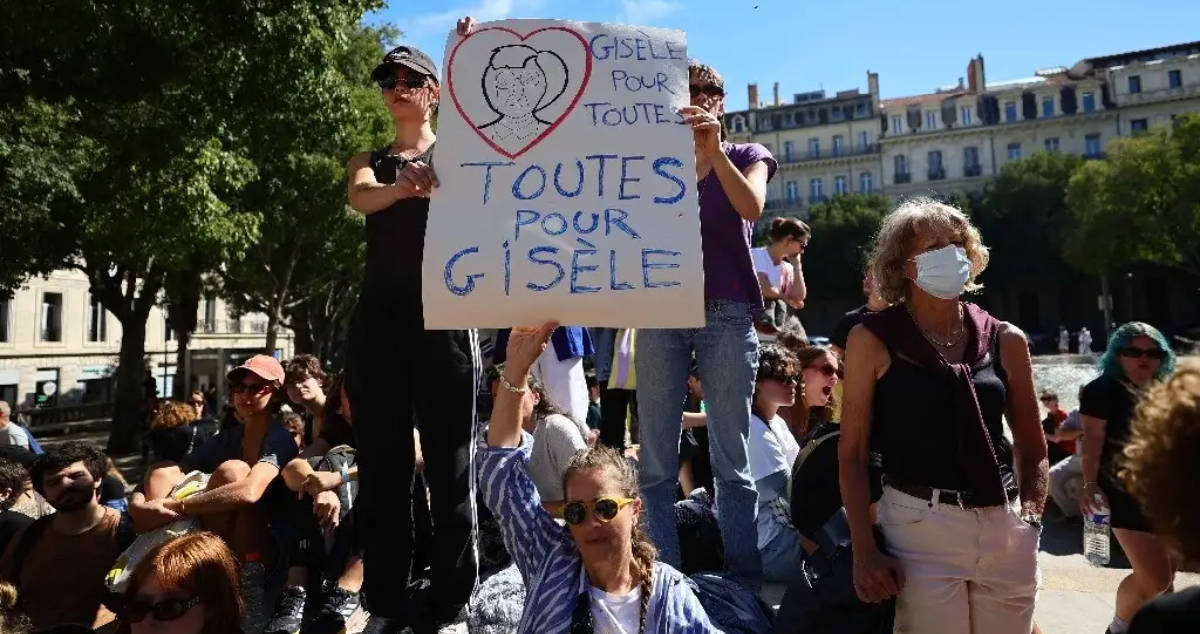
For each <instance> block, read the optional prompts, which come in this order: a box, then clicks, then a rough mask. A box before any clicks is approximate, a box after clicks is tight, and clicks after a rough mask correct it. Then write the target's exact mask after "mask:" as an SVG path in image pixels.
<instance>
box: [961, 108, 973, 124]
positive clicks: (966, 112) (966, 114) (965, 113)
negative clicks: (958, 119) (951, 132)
mask: <svg viewBox="0 0 1200 634" xmlns="http://www.w3.org/2000/svg"><path fill="white" fill-rule="evenodd" d="M961 110H962V124H963V125H971V106H963V107H962V108H961Z"/></svg>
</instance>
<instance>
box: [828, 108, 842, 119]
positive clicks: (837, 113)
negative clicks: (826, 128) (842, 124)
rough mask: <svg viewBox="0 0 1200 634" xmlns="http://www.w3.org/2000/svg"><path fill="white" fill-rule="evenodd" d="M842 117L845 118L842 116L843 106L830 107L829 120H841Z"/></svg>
mask: <svg viewBox="0 0 1200 634" xmlns="http://www.w3.org/2000/svg"><path fill="white" fill-rule="evenodd" d="M842 118H843V116H842V108H841V106H834V107H833V108H830V109H829V120H830V121H841V120H842Z"/></svg>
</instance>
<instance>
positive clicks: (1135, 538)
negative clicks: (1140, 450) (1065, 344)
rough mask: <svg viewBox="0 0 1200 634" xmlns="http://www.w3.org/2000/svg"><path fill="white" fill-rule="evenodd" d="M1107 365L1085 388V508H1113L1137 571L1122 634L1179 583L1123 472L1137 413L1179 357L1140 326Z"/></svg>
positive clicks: (1116, 339)
mask: <svg viewBox="0 0 1200 634" xmlns="http://www.w3.org/2000/svg"><path fill="white" fill-rule="evenodd" d="M1099 365H1100V376H1099V377H1098V378H1096V379H1095V380H1094V381H1092V382H1091V383H1088V384H1087V385H1086V386H1084V388H1083V392H1082V393H1081V394H1080V399H1079V414H1080V417H1081V419H1082V421H1083V477H1084V490H1083V495H1081V496H1080V507H1081V509H1082V510H1083V512H1084V515H1085V516H1086V515H1087V513H1090V512H1091V511H1092V510H1094V509H1095V508H1096V507H1097V506H1100V505H1104V506H1107V507H1108V508H1110V509H1112V528H1113V533H1115V534H1116V536H1117V541H1118V542H1120V543H1121V549H1122V550H1124V551H1125V554H1126V556H1128V557H1129V563H1130V564H1131V565H1132V566H1133V572H1131V573H1130V574H1129V576H1127V577H1125V579H1123V580H1122V581H1121V585H1120V586H1118V587H1117V606H1116V608H1117V609H1116V616H1115V617H1114V618H1113V622H1112V625H1110V626H1109V628H1108V631H1109V632H1110V633H1111V634H1121V633H1122V632H1124V631H1126V629H1127V628H1128V627H1129V621H1130V619H1132V618H1133V615H1134V613H1135V612H1137V610H1138V608H1140V607H1141V606H1142V604H1143V603H1145V602H1147V601H1149V600H1150V599H1153V598H1154V597H1156V596H1158V595H1159V594H1161V593H1163V592H1165V591H1168V590H1170V589H1171V587H1172V584H1173V582H1174V576H1175V564H1174V563H1173V562H1172V558H1171V555H1170V554H1169V553H1168V551H1167V548H1166V546H1165V544H1164V543H1163V541H1162V540H1161V539H1160V538H1159V537H1158V536H1157V535H1155V534H1154V533H1153V532H1152V531H1151V529H1150V524H1149V523H1148V522H1147V521H1146V517H1145V515H1143V513H1142V509H1141V507H1140V506H1139V505H1138V502H1137V500H1136V499H1134V498H1133V496H1131V495H1130V494H1129V493H1128V492H1127V491H1126V490H1125V486H1124V485H1123V484H1122V483H1121V480H1120V479H1119V478H1118V477H1117V469H1118V468H1119V466H1120V465H1119V460H1118V458H1119V457H1120V456H1121V455H1123V453H1124V450H1125V445H1126V444H1128V442H1129V427H1130V421H1131V420H1132V419H1133V415H1134V410H1135V409H1136V408H1137V405H1138V403H1139V402H1140V401H1141V400H1142V399H1143V398H1145V395H1146V392H1147V390H1149V388H1150V386H1151V385H1153V384H1154V383H1155V382H1156V381H1160V380H1162V379H1164V378H1165V377H1167V376H1169V375H1170V374H1171V372H1172V371H1173V370H1174V369H1175V354H1174V353H1173V352H1172V351H1171V346H1170V345H1169V344H1168V343H1167V339H1166V337H1164V336H1163V334H1162V333H1161V332H1159V331H1158V329H1157V328H1155V327H1154V326H1151V325H1149V324H1144V323H1142V322H1136V321H1135V322H1130V323H1127V324H1125V325H1123V326H1121V327H1120V328H1118V329H1117V330H1116V331H1115V332H1114V333H1113V334H1112V337H1111V338H1110V339H1109V341H1108V349H1107V350H1106V351H1105V352H1104V355H1103V356H1101V357H1100V364H1099Z"/></svg>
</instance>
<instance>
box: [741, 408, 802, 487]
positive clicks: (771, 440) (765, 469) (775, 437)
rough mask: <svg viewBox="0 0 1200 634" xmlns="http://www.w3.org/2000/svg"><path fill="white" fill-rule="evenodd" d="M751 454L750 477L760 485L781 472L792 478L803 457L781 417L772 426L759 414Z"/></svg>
mask: <svg viewBox="0 0 1200 634" xmlns="http://www.w3.org/2000/svg"><path fill="white" fill-rule="evenodd" d="M748 453H749V456H748V457H749V460H750V477H751V478H752V479H753V480H754V481H755V482H758V481H759V480H762V479H763V478H765V477H767V476H770V475H772V474H775V473H778V472H780V471H782V472H784V473H786V474H788V475H789V477H790V476H791V473H792V465H793V464H795V463H796V456H798V455H799V454H800V445H799V444H798V443H797V442H796V439H795V438H794V437H793V436H792V431H791V430H790V429H788V426H787V423H786V422H784V420H783V419H782V418H780V417H779V416H778V415H776V416H775V418H772V419H771V422H770V424H769V425H768V424H767V423H764V422H763V419H761V418H759V417H758V415H757V414H751V415H750V439H749V442H748Z"/></svg>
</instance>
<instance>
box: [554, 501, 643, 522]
mask: <svg viewBox="0 0 1200 634" xmlns="http://www.w3.org/2000/svg"><path fill="white" fill-rule="evenodd" d="M635 500H637V498H614V497H600V498H596V499H594V500H592V501H591V502H583V501H579V500H577V501H575V502H567V503H566V504H564V505H563V507H562V517H563V519H564V520H566V521H567V523H568V524H571V525H578V524H582V523H583V521H584V520H586V519H587V516H588V513H589V512H590V513H592V514H594V515H595V516H596V519H597V520H599V521H600V522H603V523H605V524H607V523H608V522H611V521H612V519H613V518H614V517H616V516H617V513H620V512H621V509H623V508H625V507H626V506H629V505H630V504H632V503H633V502H634V501H635Z"/></svg>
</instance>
